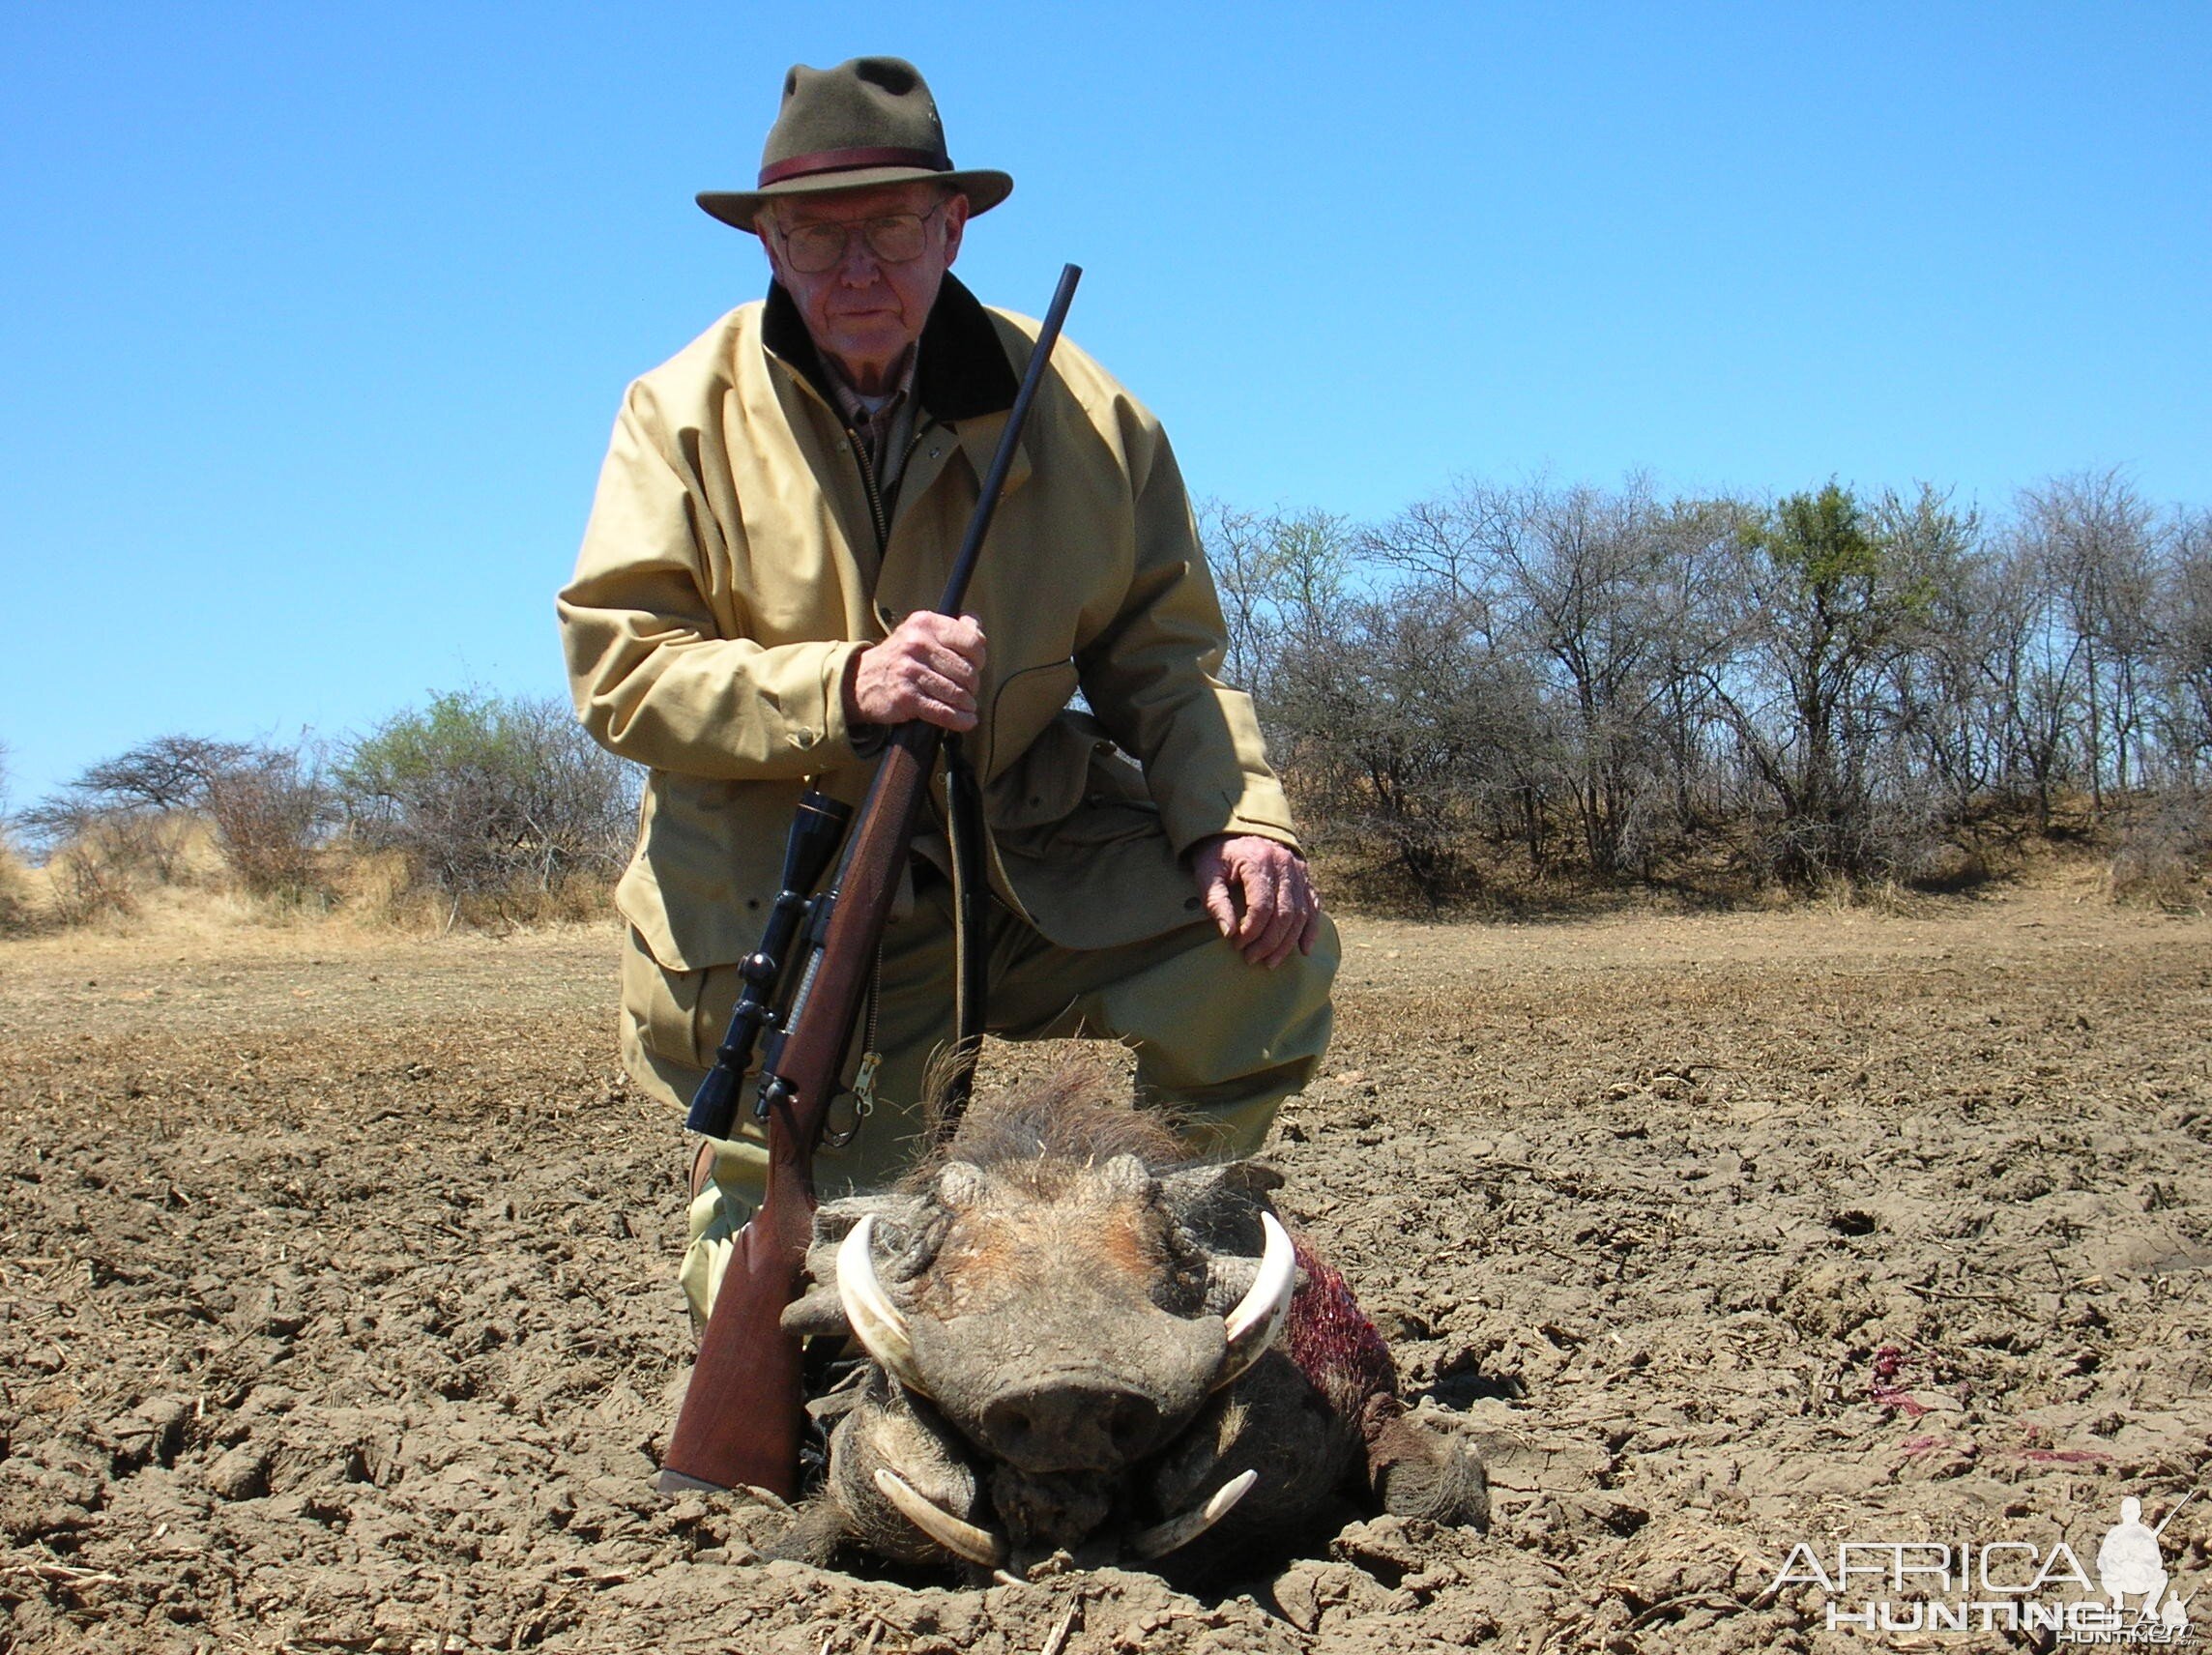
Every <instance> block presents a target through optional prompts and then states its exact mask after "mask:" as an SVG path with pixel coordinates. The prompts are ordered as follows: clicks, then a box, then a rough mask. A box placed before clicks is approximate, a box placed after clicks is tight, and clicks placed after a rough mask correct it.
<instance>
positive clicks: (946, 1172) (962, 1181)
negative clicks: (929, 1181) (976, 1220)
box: [937, 1161, 983, 1212]
mask: <svg viewBox="0 0 2212 1655" xmlns="http://www.w3.org/2000/svg"><path fill="white" fill-rule="evenodd" d="M937 1199H938V1202H939V1203H940V1205H944V1206H946V1207H949V1208H950V1209H952V1210H953V1211H955V1212H957V1211H958V1210H959V1209H960V1208H962V1207H964V1206H974V1205H975V1204H976V1203H977V1202H979V1201H981V1200H982V1199H983V1175H982V1173H981V1172H980V1171H979V1170H978V1169H977V1168H976V1167H975V1166H974V1165H973V1164H972V1163H970V1162H967V1161H947V1162H946V1163H945V1165H944V1167H943V1168H942V1169H941V1170H940V1171H939V1172H938V1175H937Z"/></svg>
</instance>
